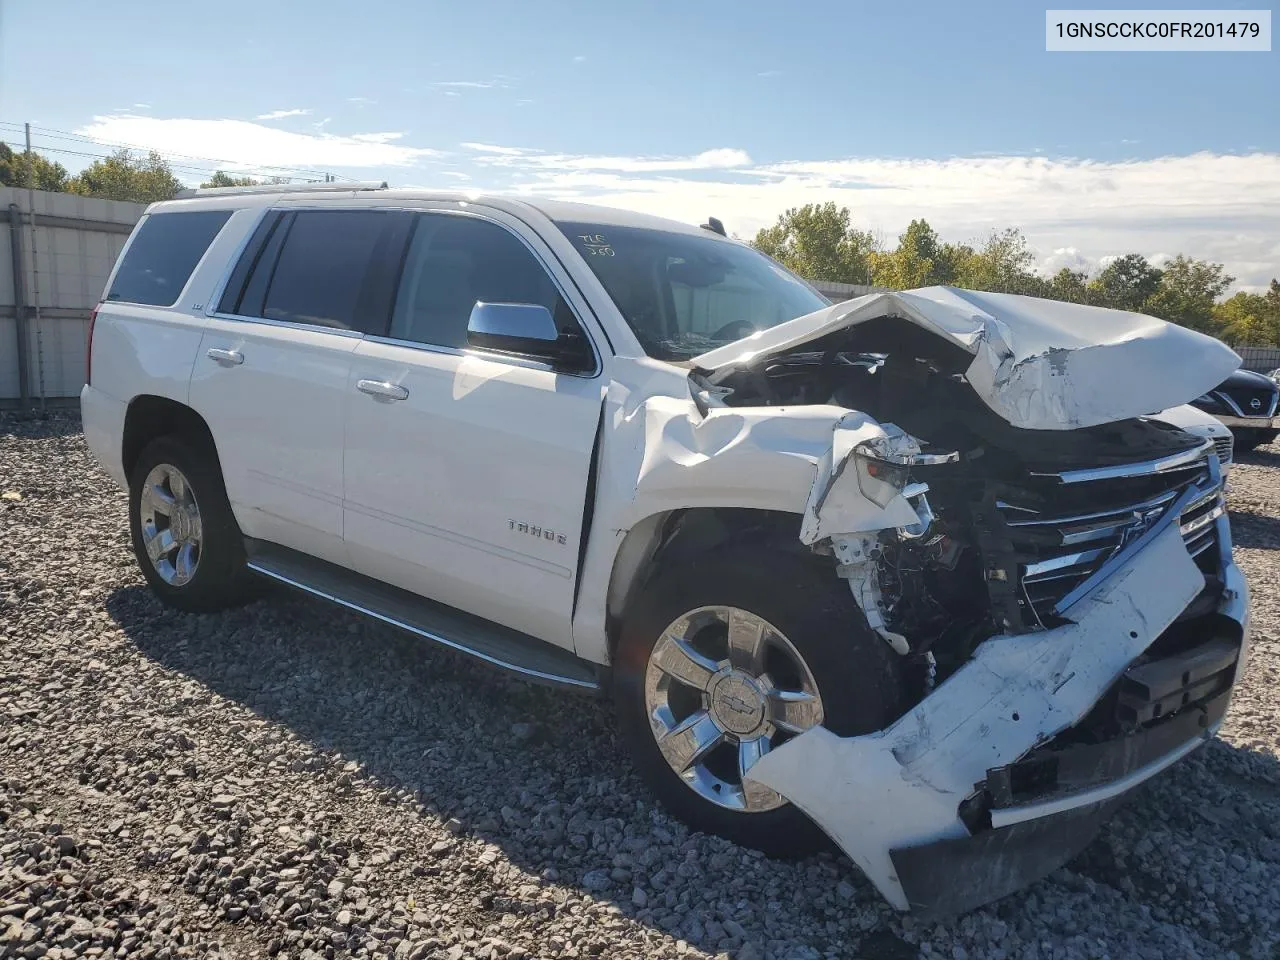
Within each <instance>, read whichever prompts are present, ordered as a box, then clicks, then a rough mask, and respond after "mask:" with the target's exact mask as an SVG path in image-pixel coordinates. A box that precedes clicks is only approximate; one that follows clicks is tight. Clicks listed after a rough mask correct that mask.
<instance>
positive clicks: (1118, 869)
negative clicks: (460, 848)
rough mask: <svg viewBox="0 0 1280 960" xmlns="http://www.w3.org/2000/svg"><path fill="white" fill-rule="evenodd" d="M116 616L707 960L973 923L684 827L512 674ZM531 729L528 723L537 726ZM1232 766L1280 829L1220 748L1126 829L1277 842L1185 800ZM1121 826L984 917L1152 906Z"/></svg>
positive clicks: (309, 605) (247, 613) (323, 618)
mask: <svg viewBox="0 0 1280 960" xmlns="http://www.w3.org/2000/svg"><path fill="white" fill-rule="evenodd" d="M106 606H107V610H108V612H109V613H110V615H111V617H112V618H113V619H114V620H115V622H116V623H117V624H119V626H120V627H121V629H122V630H123V631H124V632H125V634H126V635H127V636H128V638H129V640H130V642H132V643H133V644H134V645H135V646H136V648H137V649H138V650H139V651H140V652H141V653H142V654H143V655H144V656H146V657H147V658H149V659H150V660H152V661H153V662H155V663H157V664H159V665H161V666H163V667H165V668H166V669H168V670H172V671H176V672H178V673H181V674H183V675H185V676H187V677H190V678H191V679H193V680H196V681H198V682H199V683H201V684H203V685H205V686H206V687H208V688H209V689H211V690H212V691H214V692H216V693H217V694H218V695H220V696H222V697H224V698H227V699H229V700H231V701H234V702H237V703H240V704H242V705H244V706H245V707H247V708H249V709H250V710H252V711H253V712H254V713H256V714H257V715H259V716H260V717H262V718H264V719H266V720H268V721H270V722H272V723H276V724H281V725H283V726H285V727H286V728H288V729H289V730H290V731H292V732H293V733H294V734H296V735H297V736H298V737H300V738H302V740H304V741H306V742H307V743H309V744H311V745H312V746H314V747H315V748H316V749H317V750H319V751H322V752H323V753H325V754H329V755H338V754H340V755H341V756H340V759H338V761H337V762H335V763H332V764H328V765H323V764H321V765H317V768H316V773H315V775H316V776H318V777H322V778H324V779H326V780H328V781H330V782H335V781H338V779H339V777H340V776H341V773H342V770H343V764H345V763H347V762H349V761H355V762H356V763H357V764H359V767H360V775H362V776H367V777H370V778H372V780H373V781H374V782H375V783H376V784H377V785H378V787H379V788H381V789H384V790H385V791H387V794H388V795H390V794H394V793H396V792H401V791H403V792H407V793H408V794H411V795H412V796H413V798H414V799H415V800H416V802H418V803H421V804H422V805H423V806H424V807H425V808H426V811H427V813H426V814H424V815H425V816H432V817H438V818H440V819H441V820H444V819H447V818H456V819H457V820H459V821H460V822H461V824H462V829H463V830H464V831H465V832H466V833H468V834H471V835H473V836H476V837H479V838H482V839H483V840H485V841H486V842H488V843H492V844H494V845H496V846H498V847H499V848H500V849H501V850H502V851H503V852H504V853H505V855H506V856H507V858H508V859H510V861H511V862H512V863H513V864H514V865H516V866H517V867H519V868H520V869H521V870H523V871H525V872H526V873H528V874H529V875H530V876H533V877H537V876H540V875H542V876H545V875H548V874H547V871H555V873H554V874H551V875H552V876H555V875H558V878H559V880H558V882H559V883H561V884H567V885H570V886H577V887H578V888H580V889H581V890H583V891H587V892H589V894H590V895H591V896H593V897H595V898H597V899H602V900H610V901H612V902H613V903H614V904H616V906H617V908H618V910H619V911H620V912H621V913H622V914H623V915H624V916H627V917H629V918H631V919H633V920H635V921H637V922H639V923H641V924H644V925H646V926H649V927H651V928H652V929H655V930H658V931H661V932H663V933H666V934H669V935H671V936H672V937H675V938H679V939H683V940H685V941H687V942H689V943H690V944H693V945H695V946H698V947H700V948H701V949H704V950H707V951H708V952H710V953H716V952H717V951H722V950H736V949H737V948H738V947H739V946H741V944H742V943H743V942H755V943H758V944H764V943H766V942H769V941H771V940H772V941H773V942H774V943H777V944H779V947H778V948H777V949H770V950H769V953H770V955H773V954H774V953H777V954H778V955H790V953H789V952H787V951H788V949H789V948H787V947H785V945H783V942H782V941H779V940H777V938H778V937H779V935H780V932H779V931H778V929H777V917H776V916H774V915H773V913H774V912H775V911H777V910H779V909H781V910H782V911H783V912H784V913H785V914H786V915H787V923H786V927H787V928H789V929H790V930H791V931H797V930H803V931H809V933H807V934H806V935H805V936H804V937H803V938H802V939H799V940H796V939H791V940H788V941H786V942H787V943H791V944H803V945H806V946H808V947H812V948H816V949H817V950H818V951H819V952H821V953H823V954H827V955H835V956H854V955H867V956H870V955H875V956H902V957H906V956H913V955H915V949H916V948H915V946H914V945H913V944H912V942H911V940H913V939H915V938H916V937H917V936H918V937H924V938H926V939H927V936H926V935H927V934H929V932H930V931H933V932H934V933H943V932H946V931H948V930H955V929H958V925H959V923H960V922H961V921H959V920H957V921H954V922H949V923H943V924H939V925H937V926H936V927H935V926H933V925H930V926H928V927H924V926H920V925H916V926H914V927H911V926H906V927H904V925H903V923H902V922H901V920H900V919H899V918H898V916H897V915H896V914H895V913H894V911H893V910H892V909H891V908H890V907H888V905H887V904H885V903H884V902H883V901H882V900H881V899H880V898H879V895H878V894H877V893H876V892H875V890H874V889H873V888H872V887H871V885H870V884H869V883H868V882H867V881H866V880H865V879H864V878H863V877H862V876H861V874H860V873H859V871H858V870H857V869H856V868H855V867H854V866H853V865H852V864H851V863H850V862H849V861H848V860H847V859H846V858H845V857H843V856H842V855H837V854H834V853H832V854H820V855H819V856H817V857H811V858H809V859H807V860H802V861H776V860H773V861H771V860H766V859H764V858H763V857H761V856H759V855H757V854H754V853H752V852H749V851H744V850H743V849H742V848H739V847H737V846H735V845H734V844H731V843H729V842H727V841H723V840H720V839H718V838H714V837H700V836H698V835H696V834H693V833H691V831H689V830H688V829H687V828H685V827H684V826H682V825H681V824H679V823H677V822H676V821H674V820H673V819H671V818H670V817H669V816H667V815H666V813H665V812H664V811H663V810H662V809H661V808H659V807H657V806H656V804H655V803H654V802H653V801H652V800H651V798H650V797H649V795H648V793H647V792H646V790H645V789H644V787H643V786H642V784H641V783H640V782H639V780H638V779H637V778H636V777H635V775H634V774H633V772H632V770H631V766H630V763H629V762H628V759H627V756H626V754H625V752H624V750H623V748H622V745H621V744H620V743H618V742H617V741H616V740H615V738H614V722H613V718H612V715H611V709H610V707H609V706H608V705H607V703H605V702H603V701H600V700H593V699H589V698H586V697H581V696H576V695H573V694H566V693H562V692H559V691H555V690H547V689H542V688H539V687H535V686H531V685H528V684H526V683H523V682H520V681H515V680H510V679H508V678H507V677H505V675H502V674H500V673H498V672H496V671H494V670H491V669H489V668H487V667H484V666H482V665H479V664H476V663H475V662H474V661H471V660H470V659H469V658H466V657H464V656H462V655H459V654H455V653H453V652H451V651H448V650H445V649H442V648H438V647H435V646H433V645H429V644H426V643H425V642H424V641H421V640H418V639H416V638H413V637H410V636H408V635H406V634H402V633H400V632H399V631H395V630H393V629H390V628H387V627H384V626H382V625H379V624H376V623H371V622H368V621H365V620H363V619H361V618H357V617H356V616H354V615H351V614H348V613H346V612H344V611H340V610H336V609H335V608H333V607H331V606H328V605H325V604H323V603H322V602H320V601H315V600H310V599H308V598H300V597H295V596H293V595H291V594H275V593H273V594H272V595H271V596H269V597H268V598H266V599H264V600H261V601H259V602H258V603H256V604H254V605H253V606H251V607H247V608H243V609H241V610H233V611H229V612H226V613H221V614H210V615H202V616H192V615H183V614H178V613H176V612H174V611H171V610H168V609H166V608H164V607H162V606H161V605H160V604H159V603H158V602H157V601H156V600H155V599H154V597H153V596H152V595H151V593H150V592H149V591H148V590H147V589H146V588H144V587H141V586H130V587H124V588H120V589H117V590H115V591H114V592H112V593H111V594H110V595H109V596H108V598H107V601H106ZM520 724H529V725H531V729H532V730H533V735H532V736H526V734H527V732H528V731H526V730H524V729H522V728H520V727H518V725H520ZM1222 770H1227V771H1231V772H1232V775H1233V776H1236V777H1240V776H1242V774H1241V773H1240V771H1247V777H1248V779H1249V780H1250V781H1256V782H1257V783H1256V784H1255V785H1256V786H1257V787H1258V789H1259V790H1261V791H1264V792H1265V791H1267V790H1269V791H1270V793H1269V796H1270V800H1269V806H1268V807H1266V808H1265V809H1261V810H1260V812H1258V813H1250V814H1249V816H1250V817H1251V818H1253V819H1259V821H1260V822H1261V819H1262V818H1264V817H1269V818H1270V822H1271V823H1280V792H1278V791H1277V790H1276V786H1275V785H1280V763H1277V761H1276V759H1275V758H1274V757H1270V756H1268V755H1266V754H1263V753H1260V752H1255V751H1250V750H1244V749H1240V748H1237V747H1234V746H1230V745H1228V744H1225V743H1221V742H1215V743H1214V744H1212V745H1211V746H1210V748H1209V749H1206V750H1200V751H1198V752H1197V753H1196V754H1195V755H1193V756H1192V757H1190V758H1188V759H1187V760H1185V761H1183V762H1182V763H1181V764H1179V765H1178V766H1177V768H1176V770H1175V771H1173V772H1171V773H1170V774H1168V775H1167V776H1168V777H1172V778H1173V779H1172V780H1171V781H1170V783H1171V784H1172V785H1164V786H1160V787H1148V788H1144V789H1143V790H1142V791H1139V792H1138V794H1137V796H1136V797H1135V798H1134V799H1133V800H1132V801H1131V802H1130V803H1129V805H1128V806H1127V807H1126V808H1125V809H1123V810H1122V811H1121V813H1120V814H1119V815H1118V817H1121V818H1128V826H1127V827H1125V828H1124V830H1125V831H1126V832H1129V833H1131V832H1132V831H1133V830H1134V827H1133V825H1132V824H1133V822H1134V821H1136V822H1137V823H1139V824H1158V825H1159V829H1160V830H1162V831H1169V830H1174V831H1177V832H1181V831H1182V830H1185V831H1186V832H1187V833H1189V834H1191V835H1194V836H1203V835H1204V834H1205V831H1213V830H1218V831H1219V832H1220V833H1221V837H1220V838H1218V842H1219V843H1220V849H1221V850H1222V851H1224V853H1222V854H1221V856H1227V855H1229V854H1231V853H1233V852H1239V853H1240V854H1241V855H1242V856H1247V857H1253V856H1255V855H1256V852H1255V851H1253V850H1250V849H1248V844H1250V843H1252V842H1254V841H1255V840H1256V838H1257V837H1259V836H1266V835H1267V834H1266V833H1260V832H1259V831H1257V830H1252V831H1250V830H1242V829H1239V828H1238V826H1237V825H1235V824H1233V822H1232V818H1229V817H1228V818H1220V822H1218V821H1215V822H1209V823H1206V822H1205V820H1203V819H1202V818H1201V817H1199V816H1198V815H1197V813H1196V812H1195V808H1197V807H1198V805H1197V804H1188V803H1186V802H1185V799H1184V798H1185V797H1187V796H1196V797H1205V796H1218V795H1220V794H1221V793H1222V787H1221V780H1222V773H1221V771H1222ZM1266 784H1270V785H1271V786H1270V787H1266V786H1265V785H1266ZM1152 790H1156V791H1157V792H1156V793H1154V794H1153V793H1152V792H1151V791H1152ZM1171 790H1172V791H1173V793H1172V794H1170V795H1169V796H1163V795H1164V794H1167V793H1168V792H1169V791H1171ZM1239 815H1240V814H1235V815H1233V816H1236V817H1238V816H1239ZM1184 820H1185V821H1186V823H1185V824H1184V823H1182V822H1181V821H1184ZM1118 829H1120V828H1115V827H1113V826H1112V825H1108V826H1105V827H1104V828H1103V832H1102V834H1101V835H1100V836H1099V838H1098V839H1096V840H1095V841H1094V843H1093V844H1092V845H1091V846H1090V847H1089V848H1088V849H1087V850H1086V851H1085V852H1084V853H1083V854H1082V855H1081V856H1080V857H1079V858H1077V861H1076V862H1075V863H1073V864H1072V865H1071V866H1070V867H1069V868H1068V870H1067V871H1065V872H1064V871H1059V872H1058V873H1056V874H1054V875H1053V876H1052V877H1051V878H1049V879H1047V880H1045V881H1041V884H1038V885H1037V886H1035V887H1033V888H1032V889H1031V892H1029V893H1025V894H1018V895H1015V896H1013V897H1009V898H1006V899H1005V900H1003V901H1000V902H999V903H997V904H993V905H991V906H989V907H987V908H984V911H983V913H985V914H987V915H988V916H990V917H993V918H998V919H1000V920H1002V921H1005V922H1009V923H1013V924H1017V923H1020V922H1022V921H1023V919H1024V918H1026V917H1034V916H1035V915H1036V912H1037V910H1038V909H1039V908H1038V907H1037V904H1038V903H1039V902H1040V901H1039V899H1038V897H1037V894H1036V893H1035V891H1036V890H1041V889H1042V888H1043V886H1044V885H1045V884H1055V883H1057V884H1062V883H1063V882H1064V881H1063V880H1062V879H1061V878H1062V876H1063V875H1064V873H1065V875H1067V876H1077V877H1078V876H1086V877H1089V878H1091V879H1092V881H1096V882H1100V883H1106V884H1108V885H1109V886H1113V887H1115V888H1116V889H1117V890H1121V891H1124V894H1123V895H1126V896H1131V897H1135V898H1139V899H1143V898H1145V897H1147V896H1148V895H1149V896H1150V897H1151V898H1152V899H1153V901H1154V900H1155V899H1157V898H1158V896H1159V895H1160V891H1161V890H1163V889H1164V887H1163V884H1164V882H1165V881H1164V879H1163V878H1165V877H1174V876H1183V875H1184V874H1185V866H1184V865H1182V864H1180V863H1179V862H1178V861H1177V860H1176V858H1175V857H1174V856H1173V854H1172V853H1169V852H1168V851H1169V850H1170V847H1172V848H1173V849H1174V850H1176V849H1177V845H1176V844H1171V843H1157V844H1156V845H1155V847H1154V852H1152V853H1151V854H1150V856H1149V857H1148V859H1147V860H1146V862H1145V864H1144V867H1143V870H1144V871H1145V875H1146V876H1148V877H1151V878H1152V879H1149V880H1139V879H1136V878H1135V879H1131V880H1130V879H1126V878H1127V877H1129V875H1130V872H1131V871H1130V870H1129V869H1126V868H1125V867H1124V866H1123V864H1122V863H1120V862H1119V861H1117V858H1116V855H1115V854H1114V853H1113V852H1111V850H1110V846H1111V844H1112V840H1111V839H1109V838H1110V837H1111V835H1112V831H1113V830H1118ZM1269 829H1270V828H1268V830H1269ZM1117 842H1118V841H1117ZM1121 846H1123V844H1121ZM410 855H411V856H412V855H413V853H412V852H411V854H410ZM1166 861H1167V862H1166ZM1153 865H1154V866H1153ZM700 878H705V879H700ZM1074 882H1075V883H1076V884H1077V885H1078V883H1079V882H1082V881H1079V880H1078V879H1077V880H1076V881H1074ZM1144 884H1146V885H1148V886H1150V890H1149V891H1148V890H1147V889H1146V886H1144ZM1277 884H1278V885H1280V876H1278V877H1277ZM1067 886H1068V887H1069V888H1072V889H1075V888H1074V887H1072V885H1071V883H1067ZM637 887H638V888H641V890H642V893H641V894H637V893H636V892H635V890H636V888H637ZM837 890H840V891H842V892H841V893H840V894H839V895H834V894H833V891H837ZM1200 895H1201V896H1203V893H1201V894H1200ZM717 898H718V899H717ZM766 904H769V909H768V910H766V909H765V906H766ZM734 905H736V906H734ZM486 906H487V904H486ZM493 909H495V910H496V909H497V907H494V908H493ZM1225 912H1229V911H1224V913H1225ZM841 916H843V917H845V918H846V919H848V920H849V923H848V924H847V925H846V927H845V928H844V929H843V930H842V931H839V932H837V929H836V926H835V924H836V921H835V920H834V919H833V918H835V917H841ZM734 918H737V919H734ZM494 919H495V922H496V921H497V920H499V919H500V917H499V916H498V914H497V913H495V915H494ZM726 920H728V921H730V922H729V923H728V924H726ZM735 929H738V930H740V931H741V932H739V933H737V934H736V935H735V933H734V931H735ZM908 930H914V931H916V932H915V933H907V932H906V931H908ZM1245 932H1247V931H1245ZM1242 935H1244V933H1243V932H1242ZM904 937H906V938H907V939H904ZM797 955H799V954H797ZM805 955H806V956H807V955H808V954H805ZM815 955H816V954H815Z"/></svg>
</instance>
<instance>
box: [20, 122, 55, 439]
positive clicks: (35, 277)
mask: <svg viewBox="0 0 1280 960" xmlns="http://www.w3.org/2000/svg"><path fill="white" fill-rule="evenodd" d="M23 129H24V130H25V132H26V138H27V224H28V226H29V227H30V229H31V243H30V247H31V306H32V308H33V309H34V310H35V318H36V369H37V378H38V379H39V381H40V419H42V420H43V419H45V418H46V417H48V416H49V413H48V411H47V410H46V409H45V393H44V324H42V323H41V322H40V261H39V259H38V258H37V256H36V155H35V153H33V152H32V150H31V124H29V123H24V124H23ZM22 349H23V350H26V349H27V344H25V343H24V344H23V345H22Z"/></svg>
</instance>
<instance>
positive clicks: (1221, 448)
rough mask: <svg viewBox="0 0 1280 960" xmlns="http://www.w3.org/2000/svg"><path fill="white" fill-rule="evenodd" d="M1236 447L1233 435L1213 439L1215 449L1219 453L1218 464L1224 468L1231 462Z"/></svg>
mask: <svg viewBox="0 0 1280 960" xmlns="http://www.w3.org/2000/svg"><path fill="white" fill-rule="evenodd" d="M1234 445H1235V444H1234V443H1233V438H1232V436H1231V434H1227V435H1226V436H1225V437H1214V438H1213V448H1214V449H1215V450H1216V451H1218V462H1219V463H1221V464H1222V465H1223V466H1226V465H1227V464H1228V463H1230V462H1231V454H1232V451H1233V447H1234Z"/></svg>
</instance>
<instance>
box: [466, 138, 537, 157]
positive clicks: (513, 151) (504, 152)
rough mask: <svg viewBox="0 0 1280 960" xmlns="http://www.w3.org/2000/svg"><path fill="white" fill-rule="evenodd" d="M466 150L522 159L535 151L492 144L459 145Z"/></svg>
mask: <svg viewBox="0 0 1280 960" xmlns="http://www.w3.org/2000/svg"><path fill="white" fill-rule="evenodd" d="M461 146H464V147H466V148H467V149H468V150H474V151H475V152H476V153H493V154H497V155H499V156H503V157H523V156H527V155H529V154H531V153H535V152H536V151H533V150H527V149H525V148H524V147H499V146H495V145H494V144H492V143H475V142H470V141H469V142H466V143H463V144H461Z"/></svg>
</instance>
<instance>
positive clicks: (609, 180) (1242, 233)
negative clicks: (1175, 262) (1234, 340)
mask: <svg viewBox="0 0 1280 960" xmlns="http://www.w3.org/2000/svg"><path fill="white" fill-rule="evenodd" d="M488 146H489V152H487V153H480V154H479V155H478V156H476V157H475V162H476V163H478V164H480V165H481V166H483V167H486V168H488V169H489V172H490V174H491V177H489V178H487V179H489V180H490V181H498V182H497V183H495V185H499V184H501V183H503V182H506V188H507V189H515V190H518V191H521V192H524V193H527V194H533V195H542V196H556V197H563V198H566V199H569V198H572V199H578V200H584V201H590V202H596V203H604V204H610V205H613V206H620V207H626V208H629V209H635V210H642V211H645V212H649V213H654V214H658V215H662V216H669V217H672V218H674V219H678V220H683V221H688V222H702V220H703V219H705V218H706V217H707V216H708V215H710V216H716V217H719V218H720V219H721V220H723V221H724V223H725V224H726V226H728V227H729V229H730V230H731V231H733V232H734V233H736V234H737V235H738V236H743V237H749V236H752V235H754V233H755V232H756V230H758V229H759V228H761V227H763V226H767V225H768V224H770V223H772V222H773V220H774V219H775V218H776V217H777V215H778V214H779V213H781V212H782V211H783V210H785V209H787V208H788V207H793V206H800V205H803V204H806V203H824V202H826V201H834V202H836V203H838V204H841V205H843V206H847V207H849V208H850V210H851V211H852V212H853V216H854V220H855V222H856V223H857V224H858V225H859V226H860V227H863V228H865V229H871V230H873V231H876V232H879V233H880V234H882V235H883V236H884V237H885V238H886V240H887V241H888V242H890V243H892V242H893V238H895V237H896V236H897V235H898V234H899V233H900V232H901V231H902V230H903V229H904V228H905V227H906V225H907V223H908V222H910V221H911V220H912V219H913V218H915V217H924V218H926V219H927V220H928V221H929V222H930V223H931V224H932V225H933V227H934V228H935V229H936V230H938V231H939V233H941V234H942V236H943V237H944V238H945V239H948V240H957V241H972V240H975V239H981V238H982V237H983V236H985V235H986V233H987V232H988V231H990V230H991V229H993V228H999V227H1004V226H1018V227H1021V228H1022V229H1023V230H1024V232H1025V233H1026V235H1027V238H1028V240H1029V242H1030V244H1031V245H1032V247H1033V249H1034V250H1035V251H1036V252H1037V254H1038V255H1039V257H1040V258H1041V269H1047V267H1048V266H1052V265H1054V264H1058V265H1061V266H1070V265H1072V264H1078V265H1079V266H1078V267H1073V269H1076V268H1080V269H1093V270H1096V269H1098V268H1100V267H1101V266H1103V265H1105V263H1106V262H1107V258H1109V257H1115V256H1118V255H1121V254H1124V253H1130V252H1136V253H1143V254H1146V255H1148V256H1151V257H1157V256H1167V252H1168V251H1171V250H1172V251H1178V252H1182V253H1186V254H1188V255H1190V256H1194V257H1201V258H1206V259H1210V260H1214V261H1216V262H1220V263H1225V264H1226V267H1227V272H1228V273H1230V274H1232V275H1234V276H1236V277H1237V278H1238V284H1239V286H1241V287H1250V286H1257V285H1260V284H1265V283H1266V282H1267V280H1269V279H1270V277H1271V276H1273V275H1276V274H1278V273H1280V154H1275V153H1253V154H1248V155H1243V156H1241V155H1234V154H1213V153H1197V154H1191V155H1188V156H1175V157H1158V158H1155V159H1151V160H1141V161H1137V160H1135V161H1123V162H1102V161H1094V160H1077V159H1061V158H1059V159H1054V158H1050V157H1045V156H1034V157H1027V156H984V157H954V158H949V159H944V160H904V159H877V158H851V159H845V160H796V161H788V162H783V163H773V164H764V165H752V164H751V163H750V160H749V158H748V157H747V155H746V154H745V153H744V152H743V151H740V150H712V151H707V152H706V153H704V154H698V155H696V156H694V157H685V158H650V157H596V156H575V155H563V154H550V153H543V152H540V151H536V150H531V149H527V148H518V147H511V148H506V151H504V152H501V153H499V152H496V151H495V150H494V148H493V145H488ZM517 172H518V173H520V174H522V175H523V177H522V178H521V179H519V180H515V181H506V180H505V178H503V179H502V180H499V178H500V177H501V175H502V174H513V173H517ZM682 173H686V174H690V175H683V176H682V175H680V174H682Z"/></svg>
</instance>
